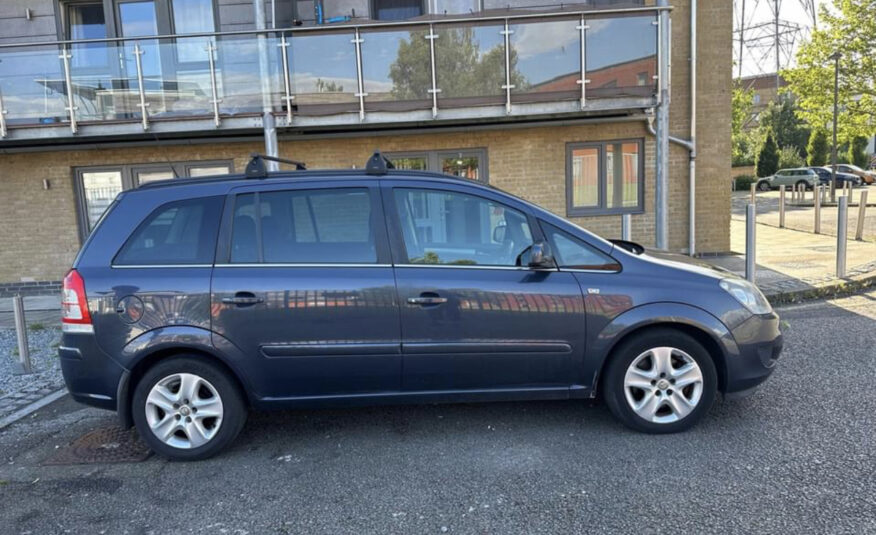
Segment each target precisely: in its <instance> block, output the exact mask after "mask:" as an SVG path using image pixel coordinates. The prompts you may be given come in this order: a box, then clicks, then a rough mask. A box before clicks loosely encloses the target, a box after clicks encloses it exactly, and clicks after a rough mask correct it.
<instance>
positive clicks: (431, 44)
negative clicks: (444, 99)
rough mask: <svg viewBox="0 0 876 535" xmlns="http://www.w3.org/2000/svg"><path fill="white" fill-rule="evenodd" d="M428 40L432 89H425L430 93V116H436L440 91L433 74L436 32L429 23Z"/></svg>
mask: <svg viewBox="0 0 876 535" xmlns="http://www.w3.org/2000/svg"><path fill="white" fill-rule="evenodd" d="M426 39H428V40H429V54H430V56H431V58H432V59H431V61H432V63H431V66H432V89H427V90H426V91H427V92H428V93H430V94H431V95H432V118H433V119H434V118H435V117H438V93H440V92H441V90H440V89H438V86H437V77H436V76H435V39H438V34H436V33H435V28H434V27H433V26H432V25H431V24H430V25H429V35H427V36H426Z"/></svg>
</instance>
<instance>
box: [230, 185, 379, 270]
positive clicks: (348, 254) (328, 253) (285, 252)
mask: <svg viewBox="0 0 876 535" xmlns="http://www.w3.org/2000/svg"><path fill="white" fill-rule="evenodd" d="M231 262H232V263H255V262H265V263H293V264H294V263H304V264H313V263H319V264H321V263H326V264H348V263H375V262H377V249H376V246H375V239H374V229H373V228H372V224H371V196H370V194H369V192H368V190H367V189H365V188H340V189H331V190H294V191H275V192H266V193H257V194H253V193H247V194H243V195H239V196H238V197H237V200H236V202H235V205H234V220H233V222H232V232H231Z"/></svg>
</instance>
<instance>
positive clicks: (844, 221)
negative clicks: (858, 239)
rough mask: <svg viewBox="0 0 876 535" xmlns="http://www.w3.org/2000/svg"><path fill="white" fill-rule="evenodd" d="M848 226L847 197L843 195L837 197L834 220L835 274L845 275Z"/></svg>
mask: <svg viewBox="0 0 876 535" xmlns="http://www.w3.org/2000/svg"><path fill="white" fill-rule="evenodd" d="M848 227H849V198H848V197H846V196H845V195H843V196H842V197H840V198H839V209H838V210H837V222H836V276H837V278H840V279H841V278H843V277H845V276H846V238H847V237H848V230H849V229H848Z"/></svg>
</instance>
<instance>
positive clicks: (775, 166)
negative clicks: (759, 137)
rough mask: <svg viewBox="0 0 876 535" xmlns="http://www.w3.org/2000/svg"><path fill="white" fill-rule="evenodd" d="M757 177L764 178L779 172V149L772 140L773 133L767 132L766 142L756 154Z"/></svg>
mask: <svg viewBox="0 0 876 535" xmlns="http://www.w3.org/2000/svg"><path fill="white" fill-rule="evenodd" d="M755 166H756V167H757V176H758V177H765V176H770V175H774V174H776V171H778V170H779V149H778V147H776V142H775V141H774V140H773V133H772V132H767V136H766V140H765V141H764V142H763V146H762V147H761V148H760V152H758V153H757V162H756V163H755Z"/></svg>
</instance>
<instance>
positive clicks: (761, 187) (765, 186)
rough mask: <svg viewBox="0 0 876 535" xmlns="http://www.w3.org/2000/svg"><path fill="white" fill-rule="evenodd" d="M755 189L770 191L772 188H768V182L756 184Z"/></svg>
mask: <svg viewBox="0 0 876 535" xmlns="http://www.w3.org/2000/svg"><path fill="white" fill-rule="evenodd" d="M757 189H759V190H760V191H770V190H771V189H772V188H771V187H770V183H769V182H759V183H758V184H757Z"/></svg>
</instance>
